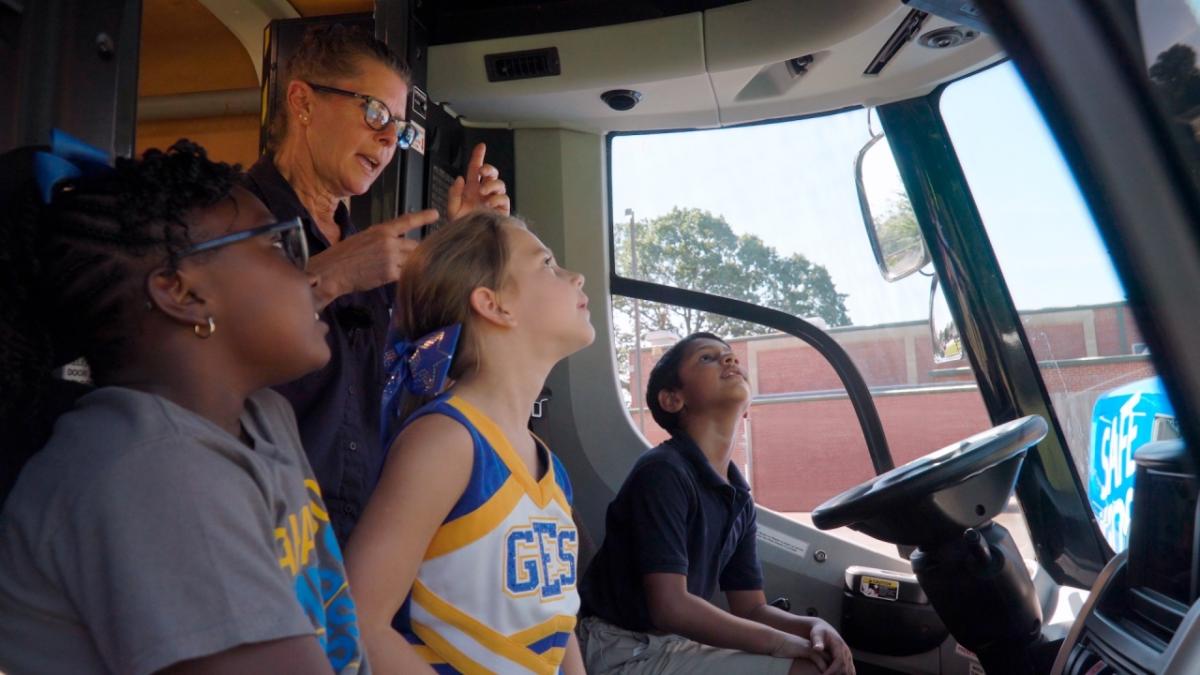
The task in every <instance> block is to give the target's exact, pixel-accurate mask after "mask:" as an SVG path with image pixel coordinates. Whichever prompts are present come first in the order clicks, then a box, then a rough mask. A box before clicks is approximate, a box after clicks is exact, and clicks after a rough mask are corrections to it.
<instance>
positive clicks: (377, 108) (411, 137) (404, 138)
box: [305, 82, 417, 150]
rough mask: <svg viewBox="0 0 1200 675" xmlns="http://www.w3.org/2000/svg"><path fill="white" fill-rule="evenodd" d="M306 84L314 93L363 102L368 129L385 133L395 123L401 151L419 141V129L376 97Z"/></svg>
mask: <svg viewBox="0 0 1200 675" xmlns="http://www.w3.org/2000/svg"><path fill="white" fill-rule="evenodd" d="M305 84H307V85H308V86H310V87H312V88H313V91H319V92H323V93H326V94H337V95H338V96H349V97H350V98H357V99H359V100H361V101H362V102H363V121H364V122H366V123H367V126H368V127H370V128H372V129H374V130H375V131H383V130H384V129H386V128H387V125H389V124H391V123H392V122H395V123H396V147H398V148H400V149H401V150H407V149H409V148H411V147H412V144H413V142H415V141H416V140H417V128H416V127H415V126H413V124H412V122H409V121H407V120H402V119H399V118H396V117H394V116H393V115H392V111H391V109H390V108H388V107H387V104H386V103H384V102H383V101H380V100H379V99H377V98H375V97H374V96H367V95H366V94H359V93H357V92H353V91H346V90H345V89H338V88H337V87H326V86H325V85H323V84H313V83H312V82H305Z"/></svg>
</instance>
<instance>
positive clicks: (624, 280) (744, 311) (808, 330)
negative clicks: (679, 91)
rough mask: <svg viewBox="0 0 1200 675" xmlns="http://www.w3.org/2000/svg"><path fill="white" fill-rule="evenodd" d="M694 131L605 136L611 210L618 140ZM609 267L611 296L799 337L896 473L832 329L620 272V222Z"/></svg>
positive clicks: (880, 463)
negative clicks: (822, 362)
mask: <svg viewBox="0 0 1200 675" xmlns="http://www.w3.org/2000/svg"><path fill="white" fill-rule="evenodd" d="M859 109H861V106H852V107H848V108H841V109H838V110H831V111H827V112H822V113H818V114H815V115H801V116H795V117H785V118H780V119H772V120H762V121H757V122H751V123H748V124H740V125H731V126H730V127H726V128H736V127H742V126H756V125H760V124H781V123H784V122H792V121H798V120H806V119H815V118H819V117H826V116H829V115H837V114H841V113H844V112H849V111H851V110H859ZM689 131H701V130H700V129H661V130H653V131H612V132H609V133H608V134H607V135H606V136H605V139H604V143H605V171H606V176H605V178H606V180H607V185H608V189H607V190H606V194H605V201H606V203H607V205H608V213H609V214H610V215H611V214H612V213H613V203H612V201H613V195H612V188H611V186H612V184H613V180H612V177H613V152H612V144H613V139H615V138H617V137H619V136H641V135H646V134H655V135H658V134H667V133H685V132H689ZM608 269H609V279H608V283H609V293H610V294H611V295H620V296H624V297H627V298H633V299H637V300H645V301H647V302H657V303H662V304H668V305H676V306H679V307H688V308H690V309H695V310H699V311H702V312H709V313H713V314H721V315H724V316H727V317H730V318H732V319H739V320H742V321H750V322H753V323H757V324H759V325H762V326H766V327H767V328H772V329H774V330H777V331H779V332H781V333H785V334H787V335H791V336H792V337H795V338H797V339H799V340H801V341H803V342H805V343H806V344H808V345H809V346H811V347H812V348H813V349H815V350H816V351H817V352H818V353H819V354H821V356H823V357H824V358H825V360H826V361H828V362H829V365H830V367H832V368H833V370H834V372H835V373H837V376H838V379H839V380H840V381H841V383H842V386H843V387H845V389H846V394H847V396H848V398H849V399H850V404H851V406H853V408H854V413H855V416H856V417H857V419H858V423H859V427H860V429H861V430H862V432H863V439H864V441H865V442H866V445H867V453H868V455H869V456H870V459H871V465H872V467H874V469H875V474H876V475H879V474H882V473H886V472H888V471H891V470H892V469H894V468H895V467H896V463H895V460H894V459H893V457H892V452H891V449H890V447H889V446H888V441H887V435H886V434H885V433H884V430H883V421H882V419H881V418H880V416H879V410H878V409H877V408H876V406H875V399H874V397H872V396H871V391H870V389H869V388H868V387H867V383H866V380H865V379H864V378H863V376H862V373H861V372H859V370H858V367H857V366H856V365H855V364H854V361H853V360H852V359H851V358H850V355H849V353H847V352H846V350H845V349H843V348H842V346H841V345H840V344H838V343H837V342H836V341H835V340H834V339H833V337H832V336H831V335H829V333H826V332H825V331H824V330H822V329H820V328H819V327H817V326H816V325H814V324H812V323H809V322H808V321H805V320H804V319H802V318H800V317H798V316H794V315H792V314H788V313H787V312H783V311H780V310H777V309H772V308H769V307H763V306H761V305H755V304H753V303H749V302H745V301H742V300H735V299H733V298H726V297H723V296H719V295H713V294H711V293H705V292H703V291H695V290H690V289H685V288H678V287H675V286H667V285H665V284H659V283H655V282H651V281H643V280H641V279H632V278H629V277H625V276H622V275H621V274H619V273H618V271H617V256H616V228H615V225H614V227H612V228H609V233H608Z"/></svg>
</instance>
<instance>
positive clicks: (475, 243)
mask: <svg viewBox="0 0 1200 675" xmlns="http://www.w3.org/2000/svg"><path fill="white" fill-rule="evenodd" d="M505 223H508V224H511V225H516V226H518V227H522V228H523V227H525V223H523V222H522V221H521V220H520V219H518V218H514V217H511V216H506V215H504V214H502V213H499V212H496V211H492V210H490V209H489V210H479V211H473V212H471V213H469V214H467V215H466V216H463V217H462V218H459V219H458V220H455V221H454V222H452V223H447V224H445V225H442V226H441V227H439V228H438V229H437V230H435V231H434V232H433V233H432V234H431V235H429V236H428V237H426V238H425V239H424V240H423V241H422V242H421V245H420V246H418V247H417V249H416V250H415V251H414V252H413V254H412V255H411V256H409V258H408V261H407V262H406V263H405V265H404V270H403V271H402V272H401V273H400V281H399V283H398V284H397V289H396V303H395V309H394V310H393V315H392V324H393V327H394V329H395V333H396V336H397V337H399V338H403V339H406V340H417V339H419V338H421V337H423V336H425V335H427V334H429V333H431V332H433V331H435V330H438V329H439V328H445V327H446V326H450V325H453V324H460V325H461V326H462V334H461V335H460V336H459V339H458V349H457V350H456V352H455V354H454V361H453V363H452V365H451V366H450V375H449V377H450V379H452V380H459V379H462V377H463V375H465V374H467V373H469V372H471V371H472V370H476V369H478V368H479V364H480V346H479V336H478V334H477V333H476V332H475V330H474V326H473V325H472V324H473V322H472V320H471V293H472V292H473V291H474V290H475V289H476V288H480V287H482V288H491V289H494V290H500V289H501V288H502V287H503V286H504V282H505V269H506V268H507V266H508V259H509V242H508V236H507V235H506V234H505V232H504V225H505ZM415 398H416V397H413V396H408V398H407V400H406V402H405V405H404V416H405V417H407V416H408V415H409V414H410V413H412V412H413V411H414V410H416V408H417V407H419V406H420V405H421V404H423V403H424V402H425V401H423V400H422V401H416V400H414V399H415Z"/></svg>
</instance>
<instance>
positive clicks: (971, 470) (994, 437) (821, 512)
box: [812, 415, 1049, 530]
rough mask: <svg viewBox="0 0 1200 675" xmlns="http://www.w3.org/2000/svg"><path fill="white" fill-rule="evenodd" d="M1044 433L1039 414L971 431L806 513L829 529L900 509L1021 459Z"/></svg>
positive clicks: (815, 522)
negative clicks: (975, 431) (966, 436)
mask: <svg viewBox="0 0 1200 675" xmlns="http://www.w3.org/2000/svg"><path fill="white" fill-rule="evenodd" d="M1048 429H1049V427H1048V426H1047V424H1046V420H1045V419H1043V418H1042V417H1041V416H1040V415H1029V416H1027V417H1022V418H1020V419H1016V420H1013V421H1011V422H1005V423H1004V424H1001V425H999V426H996V427H993V428H991V429H987V430H985V431H982V432H980V433H977V434H975V435H973V436H971V437H969V438H966V439H963V440H961V441H959V442H957V443H953V444H951V445H948V446H946V447H944V448H942V449H940V450H937V451H935V452H932V453H929V454H928V455H925V456H923V457H920V458H917V459H915V460H913V461H911V462H909V463H907V464H904V465H902V466H898V467H896V468H895V469H892V470H891V471H888V472H887V473H883V474H880V475H878V476H876V477H875V478H872V479H871V480H868V481H865V482H863V483H861V484H860V485H857V486H855V487H853V488H850V489H849V490H846V491H845V492H843V493H841V494H839V495H837V496H836V497H833V498H831V499H829V500H827V501H826V502H825V503H824V504H821V505H820V506H819V507H817V508H816V509H815V510H814V511H813V512H812V520H813V524H814V525H815V526H816V527H817V528H818V529H821V530H830V529H833V528H836V527H845V526H853V525H855V524H856V523H862V522H866V521H870V520H872V519H874V518H877V517H878V516H880V515H881V514H886V513H888V512H889V511H891V510H895V509H901V508H903V507H904V506H905V505H906V504H909V503H911V502H916V501H918V500H921V499H924V498H927V497H929V496H930V495H932V494H934V493H936V492H937V491H939V490H942V489H945V488H947V487H950V486H953V485H956V484H959V483H961V482H963V481H965V480H967V479H969V478H971V477H973V476H976V475H978V474H980V473H982V472H984V471H987V470H988V469H990V468H992V467H995V466H998V465H1000V464H1003V463H1005V462H1007V461H1009V460H1012V459H1014V458H1017V457H1021V456H1023V454H1024V453H1025V452H1026V451H1027V450H1028V449H1029V448H1030V447H1032V446H1033V445H1035V444H1037V443H1038V442H1039V441H1041V440H1042V438H1044V437H1045V436H1046V432H1047V431H1048Z"/></svg>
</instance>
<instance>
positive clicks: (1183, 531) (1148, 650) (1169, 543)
mask: <svg viewBox="0 0 1200 675" xmlns="http://www.w3.org/2000/svg"><path fill="white" fill-rule="evenodd" d="M1133 461H1134V463H1135V464H1136V470H1137V474H1136V486H1137V487H1136V489H1135V490H1134V498H1133V527H1132V532H1131V535H1130V540H1129V550H1128V551H1126V552H1124V553H1121V554H1120V555H1118V556H1117V557H1115V558H1113V559H1112V560H1111V561H1110V562H1109V564H1108V565H1107V566H1106V567H1105V568H1104V571H1103V572H1102V573H1101V574H1100V578H1099V579H1098V580H1097V582H1096V585H1095V586H1094V587H1093V589H1092V593H1091V596H1090V597H1089V598H1088V601H1087V603H1086V604H1085V605H1084V606H1083V609H1082V611H1081V613H1080V615H1079V617H1078V618H1077V619H1076V621H1075V625H1074V626H1073V627H1072V628H1071V632H1070V634H1069V635H1068V636H1067V639H1066V642H1065V643H1064V645H1063V648H1062V651H1061V652H1060V653H1059V657H1058V659H1057V661H1056V662H1055V667H1054V670H1053V671H1052V672H1053V673H1055V674H1056V675H1058V674H1061V675H1106V674H1110V673H1158V672H1162V671H1163V670H1164V669H1165V668H1167V667H1168V666H1169V665H1170V662H1171V659H1172V655H1173V654H1175V653H1176V652H1178V651H1179V648H1180V645H1181V644H1182V643H1183V642H1184V641H1186V640H1192V639H1193V636H1192V634H1193V633H1194V632H1196V631H1197V630H1198V627H1197V620H1198V618H1200V604H1196V603H1195V601H1196V599H1197V595H1198V594H1200V588H1198V586H1197V578H1198V574H1197V573H1198V571H1200V532H1198V528H1197V527H1196V525H1197V522H1198V521H1197V508H1198V507H1197V481H1196V477H1195V472H1194V471H1192V468H1191V466H1190V458H1189V455H1188V453H1187V451H1186V448H1185V447H1184V445H1183V442H1182V441H1180V440H1178V439H1176V440H1170V441H1158V442H1154V443H1148V444H1146V445H1144V446H1142V447H1141V448H1139V449H1138V451H1137V452H1136V453H1135V455H1134V457H1133ZM1189 606H1191V610H1190V611H1189V609H1188V608H1189Z"/></svg>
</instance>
